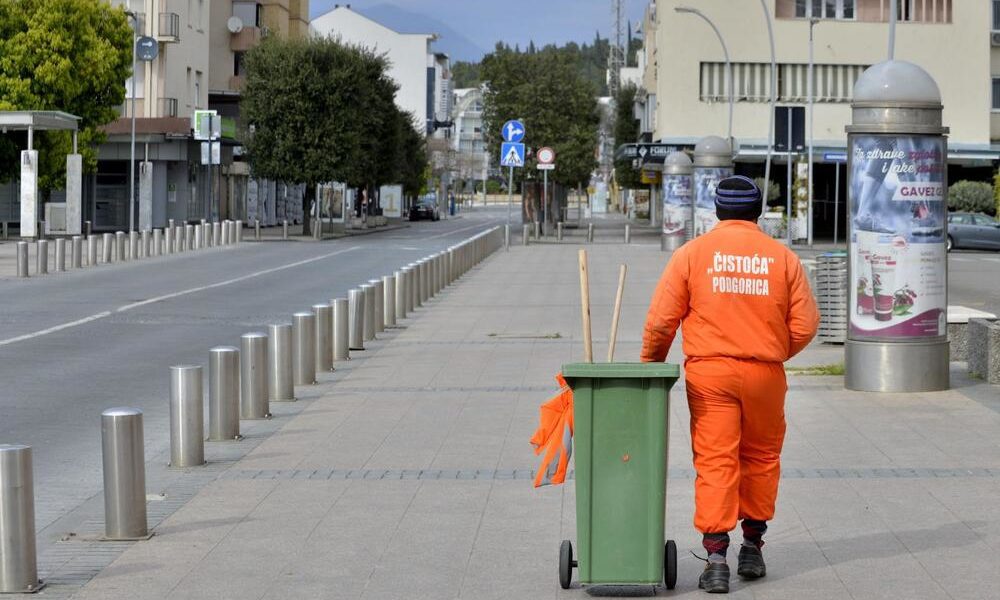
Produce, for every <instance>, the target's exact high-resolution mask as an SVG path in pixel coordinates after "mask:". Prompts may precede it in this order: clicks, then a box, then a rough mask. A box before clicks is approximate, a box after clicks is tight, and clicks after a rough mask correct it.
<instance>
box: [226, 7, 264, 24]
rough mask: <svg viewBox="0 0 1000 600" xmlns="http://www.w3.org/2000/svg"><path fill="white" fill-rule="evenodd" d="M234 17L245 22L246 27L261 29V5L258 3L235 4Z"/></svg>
mask: <svg viewBox="0 0 1000 600" xmlns="http://www.w3.org/2000/svg"><path fill="white" fill-rule="evenodd" d="M233 16H234V17H239V19H240V21H243V26H244V27H260V4H259V3H257V2H233Z"/></svg>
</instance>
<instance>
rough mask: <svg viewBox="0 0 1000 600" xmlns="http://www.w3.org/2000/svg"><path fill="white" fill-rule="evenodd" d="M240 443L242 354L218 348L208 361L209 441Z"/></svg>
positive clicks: (210, 353)
mask: <svg viewBox="0 0 1000 600" xmlns="http://www.w3.org/2000/svg"><path fill="white" fill-rule="evenodd" d="M238 439H240V351H239V349H238V348H233V347H232V346H216V347H215V348H212V349H211V350H209V359H208V440H209V441H211V442H229V441H232V440H238Z"/></svg>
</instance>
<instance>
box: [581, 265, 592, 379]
mask: <svg viewBox="0 0 1000 600" xmlns="http://www.w3.org/2000/svg"><path fill="white" fill-rule="evenodd" d="M580 307H581V309H582V314H583V358H584V361H585V362H589V363H592V362H594V348H593V340H592V339H591V336H590V274H589V272H588V271H587V251H586V250H584V249H583V248H581V249H580Z"/></svg>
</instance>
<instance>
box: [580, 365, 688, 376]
mask: <svg viewBox="0 0 1000 600" xmlns="http://www.w3.org/2000/svg"><path fill="white" fill-rule="evenodd" d="M562 374H563V377H565V378H567V379H572V378H581V377H590V378H595V379H632V378H635V379H656V378H663V379H679V378H680V376H681V368H680V366H679V365H675V364H672V363H570V364H568V365H563V368H562Z"/></svg>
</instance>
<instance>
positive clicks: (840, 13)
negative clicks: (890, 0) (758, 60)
mask: <svg viewBox="0 0 1000 600" xmlns="http://www.w3.org/2000/svg"><path fill="white" fill-rule="evenodd" d="M854 2H855V0H795V16H796V17H799V18H800V19H805V18H811V17H815V18H817V19H853V18H854ZM904 2H905V0H904Z"/></svg>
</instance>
